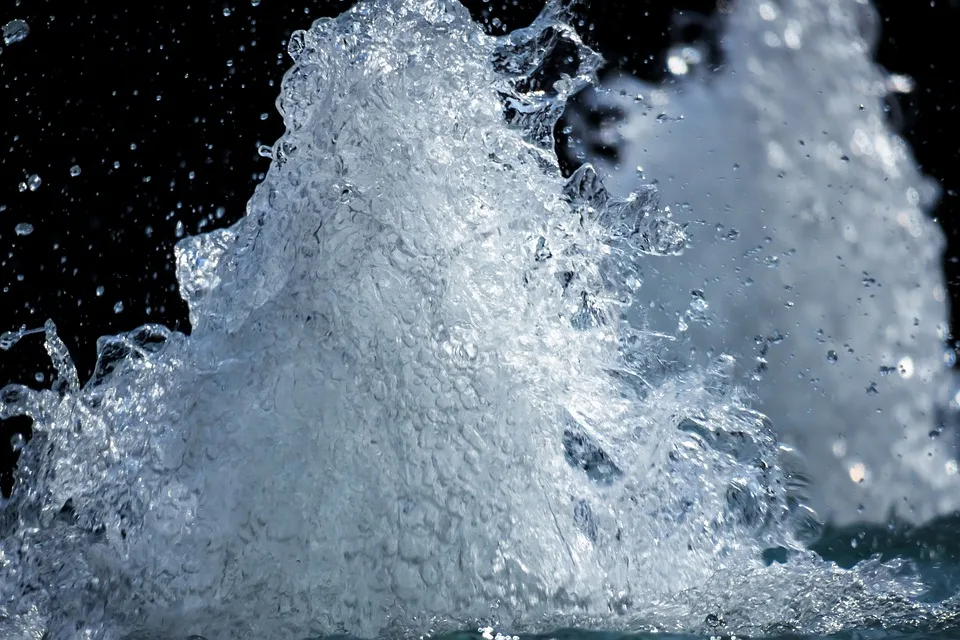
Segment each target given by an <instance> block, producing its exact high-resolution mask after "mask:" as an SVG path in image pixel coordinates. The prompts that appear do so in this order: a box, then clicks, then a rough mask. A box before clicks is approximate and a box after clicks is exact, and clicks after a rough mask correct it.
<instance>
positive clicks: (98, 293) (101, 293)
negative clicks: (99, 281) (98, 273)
mask: <svg viewBox="0 0 960 640" xmlns="http://www.w3.org/2000/svg"><path fill="white" fill-rule="evenodd" d="M103 292H104V288H103V286H102V285H101V286H99V287H97V297H98V298H99V297H100V296H102V295H103Z"/></svg>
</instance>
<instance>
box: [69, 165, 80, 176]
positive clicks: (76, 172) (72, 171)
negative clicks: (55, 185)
mask: <svg viewBox="0 0 960 640" xmlns="http://www.w3.org/2000/svg"><path fill="white" fill-rule="evenodd" d="M78 175H80V165H77V164H75V165H73V166H72V167H70V177H71V178H76V177H77V176H78Z"/></svg>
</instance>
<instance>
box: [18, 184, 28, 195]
mask: <svg viewBox="0 0 960 640" xmlns="http://www.w3.org/2000/svg"><path fill="white" fill-rule="evenodd" d="M26 190H27V183H26V182H21V183H20V184H18V185H17V191H19V192H20V193H23V192H24V191H26Z"/></svg>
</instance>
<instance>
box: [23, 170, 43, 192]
mask: <svg viewBox="0 0 960 640" xmlns="http://www.w3.org/2000/svg"><path fill="white" fill-rule="evenodd" d="M42 182H43V181H42V180H41V179H40V176H38V175H37V174H35V173H33V174H30V175H29V176H27V188H28V189H30V191H36V190H37V189H39V188H40V184H41V183H42Z"/></svg>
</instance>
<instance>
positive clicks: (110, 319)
mask: <svg viewBox="0 0 960 640" xmlns="http://www.w3.org/2000/svg"><path fill="white" fill-rule="evenodd" d="M718 1H720V2H728V1H730V0H675V1H673V2H670V1H667V0H593V2H592V3H589V6H588V7H586V8H585V9H583V10H582V17H583V22H584V24H583V27H582V31H583V34H584V37H585V38H586V39H587V41H588V42H590V43H591V44H593V45H594V46H596V47H598V48H599V49H600V50H601V52H602V53H603V54H604V55H605V57H606V58H607V60H609V61H610V64H611V66H618V67H620V68H624V69H626V70H628V71H631V72H633V73H635V74H637V75H639V76H641V77H643V78H645V79H648V80H656V79H662V78H663V76H664V66H665V65H664V55H663V52H664V50H665V49H666V47H667V46H668V45H669V44H670V43H671V42H674V41H677V40H680V39H693V38H697V37H701V36H703V37H706V38H709V37H710V35H711V34H710V33H709V32H708V30H707V31H705V30H704V29H703V28H700V27H695V26H694V27H691V26H689V24H687V26H682V25H683V24H684V23H683V21H680V22H678V21H677V12H682V14H683V15H685V16H686V17H688V18H689V17H691V16H693V17H695V16H698V15H704V16H709V15H711V14H713V13H714V12H715V11H716V8H717V7H716V4H717V2H718ZM254 2H256V0H227V1H226V2H225V1H223V0H217V1H210V0H195V1H192V2H190V1H188V0H178V1H177V2H154V3H130V2H129V1H128V0H122V1H121V0H85V1H82V0H32V1H31V2H29V3H26V2H22V1H21V0H8V1H7V2H5V3H4V4H3V5H0V25H2V24H5V23H6V22H7V21H9V20H12V19H15V18H19V19H23V20H25V21H26V22H27V23H28V24H29V26H30V34H29V36H28V37H27V38H26V39H25V40H23V41H22V42H19V43H15V44H12V45H10V46H8V47H5V48H4V50H3V52H2V54H0V333H2V332H3V331H6V330H10V329H17V328H19V327H21V326H24V325H25V326H27V327H37V326H42V324H43V322H44V320H45V319H47V318H51V319H53V320H54V321H55V322H56V324H57V326H58V328H59V333H60V335H61V337H62V338H63V340H64V341H65V342H66V344H67V346H68V347H69V348H70V350H71V353H72V354H73V357H74V360H75V361H76V363H77V366H78V369H79V371H80V376H81V379H86V378H87V377H88V376H89V375H90V372H91V370H92V367H93V364H94V361H95V356H96V352H95V342H96V339H97V337H99V336H101V335H104V334H112V333H117V332H121V331H125V330H129V329H132V328H134V327H136V326H139V325H141V324H143V323H145V322H156V323H162V324H164V325H166V326H168V327H171V328H175V329H179V330H182V331H187V330H189V327H188V324H187V319H186V308H185V305H184V304H183V302H182V301H181V300H180V296H179V293H178V291H177V287H176V281H175V278H174V273H173V246H174V244H175V243H176V241H177V240H178V239H179V237H181V236H182V235H184V234H194V233H197V232H198V231H202V230H210V229H212V228H214V227H217V226H225V225H229V224H232V223H233V222H234V221H235V220H236V219H238V218H239V217H240V216H242V215H243V212H244V204H245V202H246V200H247V199H248V198H249V197H250V195H251V194H252V192H253V189H254V187H255V186H256V184H257V183H258V181H259V180H260V178H261V177H262V174H263V172H265V171H266V169H267V167H268V160H267V159H265V158H262V157H260V156H259V155H258V153H257V147H258V146H259V145H260V144H272V143H273V142H274V141H275V140H276V139H277V138H278V137H279V136H280V134H281V133H282V122H281V120H280V117H279V116H278V114H277V113H276V111H275V109H274V100H275V99H276V96H277V94H278V93H279V84H280V80H281V77H282V75H283V73H284V71H286V69H287V68H289V67H290V65H291V61H290V59H289V58H288V57H287V56H286V54H285V44H286V39H287V38H288V37H289V35H290V33H291V31H293V30H295V29H302V28H306V27H308V26H309V25H310V23H311V22H312V21H313V20H315V19H316V18H319V17H321V16H329V15H335V14H337V13H339V12H341V11H342V10H344V9H345V8H347V7H348V6H350V5H351V4H353V3H352V2H350V1H348V0H313V1H307V0H282V1H281V0H262V1H261V2H258V3H257V6H254ZM465 4H467V5H468V7H470V9H471V11H472V12H473V14H474V16H475V17H476V18H477V19H478V20H481V21H483V22H484V24H485V28H487V30H488V31H490V32H502V31H505V30H507V29H512V28H515V27H518V26H524V25H526V24H528V23H529V22H530V21H531V20H532V19H533V18H534V17H535V15H536V14H537V13H538V12H539V10H540V7H541V6H542V4H543V3H542V1H541V2H536V1H533V0H512V1H506V2H505V1H504V0H492V1H491V2H484V1H483V0H469V1H466V2H465ZM875 4H877V5H878V8H879V11H880V13H881V16H882V24H883V33H882V36H881V39H880V42H879V48H878V52H877V58H878V60H879V62H880V63H881V64H882V65H884V66H885V67H886V68H887V69H889V70H890V71H894V72H898V73H905V74H908V75H910V76H912V77H913V78H914V79H915V80H916V84H917V90H916V91H914V92H913V93H912V94H910V95H907V96H902V97H901V98H900V99H899V103H898V104H894V105H891V106H892V109H891V111H890V113H891V119H892V120H893V121H894V122H896V123H898V124H899V125H900V126H901V127H902V132H903V133H904V135H905V136H906V137H907V138H908V140H909V142H910V143H911V145H912V147H913V149H914V152H915V153H916V156H917V158H918V160H919V162H920V163H921V164H922V165H923V168H924V170H925V171H926V172H927V173H929V174H931V175H933V176H934V177H936V178H937V179H938V180H939V181H940V183H941V185H942V190H943V194H942V199H941V201H940V205H939V207H938V208H937V210H936V212H935V215H936V217H937V218H938V219H939V220H940V221H941V222H942V223H943V225H944V228H945V229H946V231H947V235H948V238H949V241H950V247H949V250H948V253H947V258H946V269H947V274H948V278H949V284H950V287H951V289H950V290H951V294H952V296H953V298H954V299H955V300H960V265H958V259H957V258H958V256H960V221H958V220H957V217H956V215H955V213H956V209H957V207H958V196H957V193H958V192H960V184H958V177H957V173H958V172H957V171H955V167H956V166H957V164H958V161H960V136H958V134H957V128H956V126H955V125H954V124H953V122H954V120H955V119H956V118H957V117H958V115H960V114H958V112H957V106H956V105H957V103H958V86H957V78H958V76H960V74H958V72H960V64H958V60H960V56H957V55H956V52H955V47H956V42H955V40H954V38H956V37H957V28H958V26H960V3H958V1H957V0H932V1H928V0H924V1H922V2H921V1H919V0H916V1H913V0H881V1H878V2H876V3H875ZM16 5H20V6H16ZM694 23H696V24H704V21H702V20H695V21H694ZM714 62H715V63H716V64H722V60H721V59H719V58H717V59H716V60H714ZM73 165H77V166H79V167H80V170H81V173H80V175H79V176H76V177H72V176H71V175H70V168H71V166H73ZM30 174H37V175H39V176H40V178H41V180H42V184H41V185H40V187H39V188H38V189H37V190H36V191H31V190H29V189H27V190H26V191H23V192H21V191H20V190H19V188H18V185H19V183H20V182H22V181H25V180H26V177H27V176H28V175H30ZM19 223H30V224H32V225H33V227H34V231H33V233H32V234H30V235H27V236H20V235H17V234H16V233H15V227H16V226H17V225H18V224H19ZM98 287H102V290H98ZM98 291H102V293H100V294H98ZM118 303H120V304H122V310H121V307H120V305H118ZM955 309H956V310H955V311H954V325H955V326H956V325H957V320H958V319H960V313H958V312H960V304H956V305H955ZM47 362H48V359H47V358H46V356H45V354H44V352H43V349H42V339H39V338H37V337H34V338H32V339H27V340H24V341H23V343H22V344H21V345H18V346H17V347H16V348H15V349H14V350H12V351H10V352H3V351H0V387H2V386H3V385H5V384H6V383H8V382H13V381H16V382H21V383H26V384H29V385H31V386H35V387H41V386H44V382H42V381H41V380H40V379H39V377H38V374H42V375H43V376H44V378H45V379H49V376H50V370H49V365H48V364H47ZM18 431H19V432H26V433H28V432H29V424H28V421H26V420H23V419H18V420H9V421H6V422H5V423H2V424H0V486H2V488H3V489H5V490H8V488H9V483H10V480H11V476H10V473H9V468H10V462H12V461H13V453H12V451H11V450H10V449H9V448H8V447H7V445H5V444H4V443H5V442H6V441H7V439H8V438H9V437H10V436H11V435H13V434H14V433H15V432H18Z"/></svg>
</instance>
